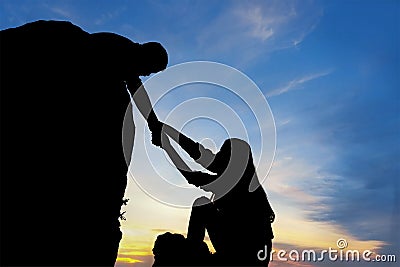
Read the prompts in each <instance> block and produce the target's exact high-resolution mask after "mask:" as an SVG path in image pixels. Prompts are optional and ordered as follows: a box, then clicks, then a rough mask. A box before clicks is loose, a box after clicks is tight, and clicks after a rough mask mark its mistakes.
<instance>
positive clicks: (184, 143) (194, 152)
mask: <svg viewBox="0 0 400 267" xmlns="http://www.w3.org/2000/svg"><path fill="white" fill-rule="evenodd" d="M163 133H165V134H167V135H168V136H170V137H171V138H172V139H173V140H174V141H175V142H177V143H178V144H179V145H180V146H181V147H182V148H183V149H184V150H185V151H186V152H187V153H188V154H189V155H190V157H191V158H193V159H194V160H195V161H196V162H197V163H199V164H200V165H202V166H203V167H204V168H206V169H207V167H208V166H209V165H210V163H211V162H212V161H213V160H214V157H215V155H214V153H213V152H212V151H211V150H209V149H207V148H205V147H204V146H203V145H202V144H200V143H197V142H195V141H193V140H192V139H190V138H189V137H187V136H186V135H184V134H183V133H181V132H179V131H177V130H176V129H175V128H173V127H171V126H170V125H168V124H164V125H163ZM210 171H212V170H210Z"/></svg>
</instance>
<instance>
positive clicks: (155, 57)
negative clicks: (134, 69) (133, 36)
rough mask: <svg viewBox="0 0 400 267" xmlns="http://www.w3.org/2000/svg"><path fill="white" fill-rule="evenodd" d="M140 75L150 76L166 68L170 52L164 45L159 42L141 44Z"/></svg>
mask: <svg viewBox="0 0 400 267" xmlns="http://www.w3.org/2000/svg"><path fill="white" fill-rule="evenodd" d="M139 60H140V62H139V63H140V66H141V68H140V70H139V71H140V73H139V75H140V76H148V75H150V74H151V73H157V72H159V71H162V70H164V69H165V68H166V67H167V64H168V54H167V51H166V50H165V49H164V47H163V46H162V45H161V44H160V43H157V42H148V43H144V44H141V45H140V59H139Z"/></svg>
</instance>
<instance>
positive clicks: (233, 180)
mask: <svg viewBox="0 0 400 267" xmlns="http://www.w3.org/2000/svg"><path fill="white" fill-rule="evenodd" d="M207 169H208V170H210V171H212V172H214V173H216V174H217V175H218V178H217V179H216V180H215V181H214V182H212V183H211V184H209V185H206V186H205V188H208V189H209V190H210V191H212V192H213V193H215V194H216V195H217V196H223V195H225V194H226V193H228V192H229V191H231V190H233V189H235V191H249V190H250V185H251V183H252V180H253V178H256V177H254V175H256V174H255V167H254V163H253V157H252V152H251V148H250V145H249V144H248V143H247V142H246V141H244V140H241V139H238V138H230V139H226V140H225V141H224V143H223V145H222V146H221V149H220V150H219V152H218V153H217V154H216V155H215V158H214V160H213V161H212V162H211V164H210V165H209V166H208V167H207Z"/></svg>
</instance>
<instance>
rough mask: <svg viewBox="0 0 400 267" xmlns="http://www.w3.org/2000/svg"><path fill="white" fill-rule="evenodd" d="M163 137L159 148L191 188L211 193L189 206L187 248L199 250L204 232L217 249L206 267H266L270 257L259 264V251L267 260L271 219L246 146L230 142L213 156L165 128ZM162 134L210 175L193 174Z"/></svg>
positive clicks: (272, 216) (240, 141) (229, 140)
mask: <svg viewBox="0 0 400 267" xmlns="http://www.w3.org/2000/svg"><path fill="white" fill-rule="evenodd" d="M163 133H164V134H163V137H162V147H163V148H164V149H165V151H166V152H167V153H168V155H169V156H170V158H171V159H172V161H173V162H174V164H175V165H176V167H177V168H178V170H179V171H180V172H181V174H182V175H183V176H184V177H185V178H186V179H187V181H188V182H189V183H190V184H193V185H195V186H197V187H200V188H201V189H203V190H205V191H210V192H212V193H213V196H212V199H211V200H209V199H208V198H206V197H200V198H198V199H196V200H195V202H194V204H193V208H192V212H191V216H190V221H189V227H188V233H187V241H188V246H191V247H194V248H195V247H196V244H198V246H201V244H202V242H203V239H204V235H205V230H207V232H208V235H209V237H210V240H211V242H212V244H213V246H214V248H215V250H216V253H215V254H214V255H213V257H212V258H213V259H212V261H211V262H209V265H229V266H266V265H268V263H269V257H266V259H265V260H261V261H260V260H259V259H258V254H259V253H258V252H259V251H260V250H264V249H265V247H267V252H266V253H267V255H270V252H271V247H272V239H273V233H272V228H271V223H272V222H273V221H274V219H275V214H274V212H273V210H272V208H271V206H270V204H269V202H268V199H267V195H266V193H265V191H264V189H263V188H262V186H261V185H260V184H259V181H258V178H257V174H256V171H255V167H254V164H253V156H252V153H251V149H250V146H249V145H248V144H247V143H246V142H245V141H243V140H240V139H237V138H231V139H227V140H226V141H225V142H224V144H223V145H222V147H221V149H220V151H219V152H218V153H217V154H213V153H212V152H211V151H210V150H208V149H206V148H204V147H203V146H202V145H201V144H199V143H196V142H194V141H192V140H191V139H190V138H188V137H186V136H185V135H183V134H182V133H179V132H177V131H176V130H175V129H174V128H172V127H170V126H168V125H164V127H163ZM167 135H168V136H170V137H171V138H172V139H173V140H175V141H176V142H178V143H179V145H180V146H181V147H182V148H183V149H184V150H185V151H186V152H187V153H188V154H189V155H190V156H191V157H192V158H193V159H195V161H196V162H197V163H199V164H201V165H202V166H203V167H205V168H206V169H207V170H209V171H211V172H213V173H215V175H211V174H207V173H203V172H198V171H192V170H191V169H190V168H189V167H188V166H187V165H186V164H185V163H184V161H183V160H182V159H181V158H180V156H179V155H178V154H177V153H176V151H175V150H174V148H173V147H172V146H171V144H170V141H169V138H168V137H167ZM264 254H265V253H264ZM264 254H263V255H264Z"/></svg>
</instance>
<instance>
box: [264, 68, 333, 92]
mask: <svg viewBox="0 0 400 267" xmlns="http://www.w3.org/2000/svg"><path fill="white" fill-rule="evenodd" d="M331 72H332V71H324V72H318V73H313V74H309V75H306V76H303V77H300V78H296V79H294V80H291V81H289V82H288V83H287V84H286V85H285V86H283V87H280V88H277V89H273V90H272V91H270V92H269V93H267V95H266V96H267V97H271V96H277V95H281V94H284V93H287V92H289V91H292V90H295V89H297V88H298V87H299V86H300V85H302V84H303V83H306V82H309V81H311V80H315V79H317V78H320V77H323V76H326V75H328V74H330V73H331Z"/></svg>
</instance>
